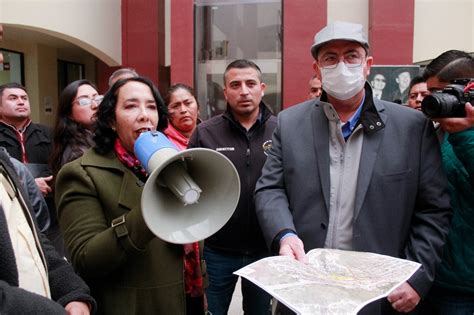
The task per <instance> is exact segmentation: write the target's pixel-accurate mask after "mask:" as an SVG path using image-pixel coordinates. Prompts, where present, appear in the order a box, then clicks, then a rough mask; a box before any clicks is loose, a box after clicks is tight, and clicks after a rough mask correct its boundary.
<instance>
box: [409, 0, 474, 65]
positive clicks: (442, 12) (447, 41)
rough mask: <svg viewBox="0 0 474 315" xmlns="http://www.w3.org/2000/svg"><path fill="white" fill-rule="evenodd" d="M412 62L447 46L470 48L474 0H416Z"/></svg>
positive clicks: (473, 37)
mask: <svg viewBox="0 0 474 315" xmlns="http://www.w3.org/2000/svg"><path fill="white" fill-rule="evenodd" d="M413 44H414V45H413V62H415V63H417V62H423V61H426V60H431V59H433V58H435V57H436V56H438V55H439V54H440V53H442V52H444V51H446V50H449V49H459V50H464V51H467V52H474V0H416V1H415V29H414V43H413Z"/></svg>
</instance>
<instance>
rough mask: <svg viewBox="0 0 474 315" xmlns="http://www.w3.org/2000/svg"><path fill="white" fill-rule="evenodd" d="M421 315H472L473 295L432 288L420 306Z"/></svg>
mask: <svg viewBox="0 0 474 315" xmlns="http://www.w3.org/2000/svg"><path fill="white" fill-rule="evenodd" d="M421 311H422V312H421V314H422V315H444V314H449V315H473V314H474V294H469V293H463V292H455V291H451V290H447V289H443V288H440V287H436V286H433V288H432V289H431V291H430V293H429V294H428V296H427V297H426V300H425V301H423V303H422V304H421Z"/></svg>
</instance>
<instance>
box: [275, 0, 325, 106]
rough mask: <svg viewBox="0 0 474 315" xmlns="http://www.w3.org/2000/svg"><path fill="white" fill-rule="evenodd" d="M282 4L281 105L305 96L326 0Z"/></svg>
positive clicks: (303, 98)
mask: <svg viewBox="0 0 474 315" xmlns="http://www.w3.org/2000/svg"><path fill="white" fill-rule="evenodd" d="M282 4H283V64H282V71H283V86H282V88H283V108H286V107H288V106H291V105H294V104H297V103H299V102H301V101H304V100H306V98H307V95H308V89H309V88H308V86H309V79H310V78H311V76H312V75H313V74H314V70H313V68H312V64H313V58H312V57H311V53H310V48H311V45H312V43H313V38H314V35H315V34H316V32H317V31H319V30H320V29H321V28H323V27H324V26H325V25H326V24H327V0H297V1H296V0H292V1H282Z"/></svg>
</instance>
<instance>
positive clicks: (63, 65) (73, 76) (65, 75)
mask: <svg viewBox="0 0 474 315" xmlns="http://www.w3.org/2000/svg"><path fill="white" fill-rule="evenodd" d="M84 78H85V75H84V65H83V64H80V63H74V62H69V61H64V60H58V93H59V94H61V92H62V91H63V90H64V88H65V87H66V86H67V85H68V84H69V83H71V82H73V81H76V80H81V79H84Z"/></svg>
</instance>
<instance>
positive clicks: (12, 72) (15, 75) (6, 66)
mask: <svg viewBox="0 0 474 315" xmlns="http://www.w3.org/2000/svg"><path fill="white" fill-rule="evenodd" d="M0 52H1V53H2V54H3V64H0V85H1V84H5V83H10V82H16V83H20V84H21V85H23V86H24V85H25V65H24V60H23V58H24V57H23V53H21V52H19V51H13V50H8V49H3V48H0Z"/></svg>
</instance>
